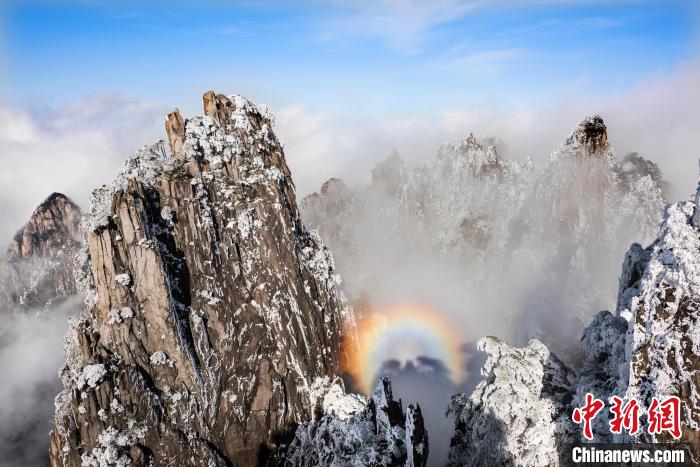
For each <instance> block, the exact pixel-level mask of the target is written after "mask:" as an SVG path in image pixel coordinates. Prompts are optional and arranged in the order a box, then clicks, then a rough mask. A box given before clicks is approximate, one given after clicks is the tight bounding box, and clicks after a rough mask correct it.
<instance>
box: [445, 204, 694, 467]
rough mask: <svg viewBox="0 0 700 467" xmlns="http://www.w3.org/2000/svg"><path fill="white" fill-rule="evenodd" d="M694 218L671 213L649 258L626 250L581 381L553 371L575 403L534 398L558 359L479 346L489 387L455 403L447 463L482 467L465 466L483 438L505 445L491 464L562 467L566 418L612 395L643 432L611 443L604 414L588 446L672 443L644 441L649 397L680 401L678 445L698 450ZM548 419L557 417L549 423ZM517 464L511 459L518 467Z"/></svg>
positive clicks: (574, 435) (533, 348)
mask: <svg viewBox="0 0 700 467" xmlns="http://www.w3.org/2000/svg"><path fill="white" fill-rule="evenodd" d="M698 212H700V207H699V206H698V201H694V202H691V201H685V202H679V203H676V204H671V205H669V206H667V207H666V210H665V215H664V219H663V222H662V223H661V225H660V228H659V232H658V237H657V239H656V240H655V241H654V242H653V243H651V245H650V246H649V247H647V248H646V249H644V248H642V247H641V246H640V245H639V244H633V245H632V246H631V247H630V248H629V250H628V252H627V254H626V256H625V259H624V261H623V265H622V273H621V275H620V281H619V293H618V303H617V308H616V311H615V313H614V314H612V313H610V312H608V311H601V312H600V313H598V314H597V315H596V316H595V317H594V319H593V320H592V322H591V324H590V325H589V326H588V327H587V328H586V329H585V330H584V332H583V338H582V342H583V348H584V354H585V356H584V361H583V364H582V367H581V369H580V372H579V375H578V377H576V378H575V380H574V379H573V378H572V374H571V373H570V372H569V371H563V373H562V372H559V371H555V372H553V374H554V375H559V376H557V377H556V378H558V381H559V382H558V383H556V384H555V385H554V386H555V387H558V388H560V390H559V391H557V392H558V394H560V395H565V394H566V395H570V394H573V395H574V396H573V400H572V401H571V402H570V403H569V404H568V406H567V402H566V400H567V399H566V398H560V397H554V398H546V401H545V397H544V394H545V392H546V391H545V390H544V386H543V387H542V391H541V392H538V384H537V381H539V380H540V375H541V374H542V373H543V372H542V364H541V362H543V361H544V359H545V356H547V355H549V356H550V357H551V358H554V357H553V356H551V354H550V353H549V351H548V350H547V349H546V348H545V347H543V346H542V345H541V344H539V343H537V344H536V345H533V343H530V345H529V346H528V347H527V348H525V349H514V348H512V347H510V346H508V345H507V344H503V343H502V342H500V341H498V340H496V339H494V338H487V339H485V340H484V341H482V349H483V350H485V351H486V352H488V353H489V354H490V356H489V359H488V361H487V363H486V365H485V367H484V372H485V376H486V379H485V381H483V382H482V383H480V384H479V386H478V387H477V389H476V390H475V391H474V393H473V394H472V395H471V397H469V398H468V399H467V396H466V395H460V396H456V398H455V401H454V403H453V407H452V411H453V413H454V414H455V416H456V430H455V437H454V439H453V449H452V452H451V460H453V461H455V463H457V464H460V463H464V462H466V463H467V464H468V465H478V462H477V463H476V464H470V463H469V462H467V461H468V460H469V459H470V458H469V456H470V455H472V454H473V452H474V446H476V447H477V448H479V447H480V446H489V442H485V443H482V444H480V441H479V440H480V436H481V435H482V434H484V433H485V434H486V435H488V437H489V438H488V439H489V440H490V441H491V444H492V445H495V443H500V444H498V445H499V446H503V448H502V449H501V448H499V449H498V450H497V452H498V453H499V454H497V456H500V455H501V454H502V455H503V456H508V455H510V454H514V453H523V452H525V453H526V454H524V455H526V456H535V455H536V457H530V459H531V462H529V463H525V464H524V465H558V463H559V460H558V451H557V449H556V446H557V445H561V444H562V443H566V442H568V441H577V440H578V441H580V440H582V434H581V429H580V427H573V428H572V426H571V424H570V422H569V420H570V418H569V417H570V416H571V413H572V409H573V408H574V407H581V406H583V405H584V402H585V398H586V394H587V393H591V394H593V396H595V397H596V398H598V399H601V400H603V401H605V402H607V403H608V404H610V398H611V397H612V396H617V397H619V398H621V399H622V400H623V401H625V402H628V401H632V400H636V401H637V402H638V403H639V405H640V414H642V417H641V423H642V426H644V427H645V429H643V430H641V431H640V433H638V434H637V435H636V436H634V437H630V435H629V434H628V433H627V432H626V431H624V430H623V432H622V433H620V434H612V433H611V432H610V430H609V422H610V417H611V415H610V412H609V410H607V409H606V410H603V411H601V412H600V413H599V414H598V415H597V416H596V418H595V419H594V420H593V425H592V432H593V442H607V443H609V442H630V441H645V442H670V441H672V440H673V438H672V436H671V434H669V433H667V432H663V433H662V434H661V435H657V434H649V433H648V431H647V430H646V424H647V423H648V422H649V421H648V420H647V419H646V418H647V417H646V413H647V410H648V409H649V408H650V406H651V403H652V398H656V399H658V400H664V399H666V398H667V397H670V396H676V397H679V398H680V400H681V438H680V441H681V442H686V443H689V444H690V445H691V446H695V447H697V446H698V445H700V425H699V424H700V383H699V382H698V381H699V380H698V369H700V323H698V320H699V318H700V253H699V252H700V226H698V225H697V224H696V223H695V222H694V219H695V214H696V213H698ZM553 366H559V368H563V367H562V366H561V365H553ZM545 373H546V371H545ZM564 375H565V377H563V376H564ZM544 379H547V378H544ZM550 381H554V379H550ZM567 397H568V396H567ZM551 400H555V401H559V402H560V404H558V405H556V404H555V407H558V409H555V410H553V411H548V408H550V407H551V406H550V405H549V401H551ZM542 402H545V405H544V406H543V405H542ZM543 407H544V408H543ZM608 407H609V405H608ZM562 408H563V411H562ZM557 410H559V411H557ZM532 411H535V412H537V413H538V414H539V418H536V419H535V418H533V420H539V421H540V422H534V423H532V424H527V425H523V424H522V423H520V422H519V419H520V418H522V417H524V416H527V415H526V414H529V413H530V412H532ZM550 413H553V414H560V416H559V418H558V419H557V418H552V417H551V416H549V415H548V414H550ZM542 421H544V422H542ZM489 423H490V425H489ZM524 426H525V427H526V428H527V429H526V431H523V429H522V428H523V427H524ZM525 433H527V434H525ZM552 440H553V441H554V443H553V442H552ZM486 454H488V453H487V452H485V455H486ZM519 458H520V457H518V456H517V455H514V456H513V457H511V458H510V459H511V460H515V463H516V464H517V459H519ZM465 459H466V461H465ZM499 459H501V460H502V461H503V459H506V460H507V459H508V457H499ZM547 459H549V461H547ZM499 462H501V461H499ZM486 464H488V463H486Z"/></svg>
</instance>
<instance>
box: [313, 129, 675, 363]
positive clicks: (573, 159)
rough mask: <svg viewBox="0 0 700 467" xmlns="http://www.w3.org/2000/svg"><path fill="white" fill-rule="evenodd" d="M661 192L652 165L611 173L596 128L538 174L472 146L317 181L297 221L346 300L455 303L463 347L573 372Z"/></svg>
mask: <svg viewBox="0 0 700 467" xmlns="http://www.w3.org/2000/svg"><path fill="white" fill-rule="evenodd" d="M513 143H517V142H513ZM514 152H516V153H517V149H516V150H515V151H514ZM663 187H664V182H663V180H662V179H661V175H660V172H659V170H658V168H657V167H656V166H655V164H653V163H651V162H649V161H646V160H644V159H642V158H641V157H639V156H638V155H630V156H627V157H625V158H623V159H622V160H621V161H618V160H617V158H616V157H615V155H614V153H613V151H612V148H611V147H610V145H609V143H608V141H607V130H606V128H605V124H604V123H603V121H602V119H601V118H600V117H597V116H596V117H590V118H586V119H584V120H583V121H581V122H580V124H579V125H578V126H577V127H576V128H575V129H574V131H573V132H572V133H571V136H570V137H569V138H568V139H566V141H565V143H564V144H562V146H561V147H560V148H558V149H557V150H556V151H554V152H553V153H552V155H551V157H550V158H549V160H547V161H546V162H545V163H543V164H541V165H540V164H538V165H537V166H535V164H533V162H532V161H530V160H527V161H525V162H519V161H514V160H508V159H506V158H504V157H502V156H501V155H500V154H499V152H498V150H497V144H495V142H493V141H490V140H484V141H482V142H479V141H478V140H477V138H476V137H475V136H474V135H470V136H469V137H468V138H467V139H465V140H463V141H460V142H458V143H456V144H445V145H443V146H442V147H441V148H440V149H439V151H438V154H437V156H436V157H435V159H434V160H432V161H430V162H427V163H425V164H423V165H420V166H417V167H408V166H406V165H405V164H404V163H403V162H402V161H401V159H400V158H399V157H398V155H396V154H394V155H392V156H391V157H389V158H388V159H387V161H385V162H383V163H381V164H378V165H377V166H376V168H375V169H374V170H373V171H372V174H371V177H370V181H369V182H368V183H366V184H363V185H359V186H356V187H347V186H345V185H344V184H343V182H342V181H340V180H338V179H332V180H329V181H328V182H326V183H325V184H324V185H323V187H322V188H321V190H320V192H319V193H314V194H312V195H310V196H308V197H306V198H305V199H304V200H303V202H302V204H301V207H302V212H303V216H304V219H305V221H306V224H307V226H309V227H310V228H317V229H318V231H319V234H320V235H321V237H322V238H323V240H324V242H325V243H326V244H327V245H328V246H329V248H331V250H332V251H333V252H334V256H335V258H336V261H337V264H338V268H339V271H340V273H341V275H342V276H343V277H344V278H345V286H346V290H348V291H349V292H350V293H351V294H354V295H359V294H360V293H361V292H363V291H365V292H368V293H369V294H370V295H371V296H373V297H372V298H375V297H374V295H380V297H379V298H380V300H378V301H381V300H387V299H395V298H394V297H389V298H387V297H384V296H381V294H382V293H383V292H384V291H387V292H386V293H385V295H387V296H389V295H391V294H392V293H393V291H394V290H396V289H399V290H406V289H409V290H410V291H413V290H415V289H416V288H420V287H423V289H421V290H418V291H417V296H418V297H420V298H421V299H422V298H423V297H431V296H432V295H431V294H433V295H435V296H436V299H435V302H436V303H441V302H440V301H441V300H443V299H444V298H445V297H454V300H453V301H454V302H455V303H457V304H458V305H455V306H454V307H455V308H457V307H459V310H460V312H461V313H475V315H473V316H469V317H468V319H465V320H464V322H465V323H469V328H467V326H464V327H465V329H464V333H465V334H467V335H466V338H471V339H474V340H476V339H478V338H479V337H481V335H483V334H484V333H485V332H484V331H479V334H477V335H472V334H469V333H472V332H474V331H473V330H472V329H471V328H473V326H472V324H473V323H474V322H479V323H480V325H481V326H484V328H486V329H487V331H486V333H495V332H499V333H503V334H501V335H502V336H503V337H507V338H508V339H512V340H514V341H517V342H518V343H519V344H524V343H526V342H527V341H528V339H529V338H530V337H537V338H539V339H541V340H542V341H544V342H545V343H546V344H547V345H550V346H551V347H552V348H553V349H554V350H555V351H556V352H557V353H559V354H560V355H561V356H562V358H564V359H565V360H566V361H567V362H568V361H572V362H573V361H574V357H576V353H577V352H576V351H574V347H575V345H572V343H573V342H577V341H578V337H579V335H580V332H581V330H582V329H583V328H584V326H585V323H587V322H588V321H590V319H591V318H592V316H593V315H594V314H595V312H596V311H598V310H601V309H612V308H613V307H614V306H615V302H614V297H615V296H616V293H617V284H616V279H617V276H618V273H619V263H620V260H621V258H622V257H623V255H624V252H625V251H626V249H627V248H628V246H629V245H630V243H632V242H635V241H636V242H642V243H646V242H651V241H652V240H653V238H654V236H655V233H656V229H657V226H658V223H659V220H660V219H661V217H662V214H663V206H664V204H665V201H664V197H663V190H662V188H663ZM427 270H429V271H430V274H427V273H426V271H427ZM475 271H478V273H475ZM425 276H430V277H429V280H426V279H425ZM504 284H507V286H506V287H507V292H506V293H504ZM377 291H379V292H377ZM405 298H406V297H399V299H405ZM485 307H487V308H489V309H490V310H493V313H491V315H492V316H493V317H494V318H495V319H494V320H493V321H494V323H495V324H490V321H489V320H486V319H484V316H483V314H482V313H481V312H480V310H482V309H484V308H485ZM572 321H573V325H572V324H571V323H572ZM504 327H507V328H509V329H504Z"/></svg>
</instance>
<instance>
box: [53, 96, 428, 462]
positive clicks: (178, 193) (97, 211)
mask: <svg viewBox="0 0 700 467" xmlns="http://www.w3.org/2000/svg"><path fill="white" fill-rule="evenodd" d="M204 110H205V116H204V117H195V118H191V119H183V117H182V116H181V115H180V112H179V111H178V110H176V111H175V112H173V113H171V114H170V115H168V117H167V119H166V130H167V133H168V140H169V143H170V144H169V146H170V152H171V154H169V153H168V151H167V149H166V147H165V145H164V144H163V143H157V144H155V145H153V146H150V147H146V148H144V149H142V150H141V151H139V152H138V153H137V154H136V155H135V156H134V157H132V158H131V159H129V160H128V161H127V162H126V163H125V165H124V168H123V169H122V171H121V172H120V173H119V174H118V175H117V177H116V178H115V180H114V181H113V182H112V183H111V184H109V185H107V186H103V187H102V188H99V189H97V190H95V192H94V193H93V196H92V201H91V206H90V212H88V213H87V214H86V215H85V216H84V219H83V221H82V232H83V235H84V237H85V245H86V249H85V250H84V251H83V252H82V253H81V254H80V255H79V257H80V258H82V260H83V265H84V267H82V268H77V270H76V276H77V279H78V283H79V289H80V290H81V292H82V293H83V294H84V296H85V299H86V310H85V311H84V313H83V314H82V316H81V317H80V319H78V320H76V321H75V322H74V323H73V325H72V327H71V330H70V332H69V335H68V337H67V339H66V349H65V350H66V366H65V368H64V369H63V371H62V378H63V382H64V385H65V390H64V391H63V392H62V393H61V394H59V396H58V397H57V398H56V416H55V422H54V429H53V432H52V435H51V436H52V438H51V461H52V464H53V465H56V466H59V465H64V466H78V465H93V466H103V465H126V464H129V463H131V464H134V465H242V466H243V465H255V464H257V463H263V462H267V461H272V460H273V459H274V457H272V456H271V455H270V454H271V453H273V452H274V451H275V449H276V448H277V447H278V445H279V443H280V442H282V441H290V440H292V439H293V436H294V434H295V430H296V427H297V425H299V424H304V423H306V422H310V421H312V420H313V419H314V417H318V416H322V415H323V414H324V413H325V412H324V411H323V407H322V408H321V410H319V407H318V401H319V400H327V399H329V397H327V394H328V393H329V392H332V393H333V397H334V398H335V399H336V400H338V401H341V402H342V403H341V404H340V406H342V407H341V408H339V407H338V406H337V404H336V405H333V404H331V405H330V408H328V411H329V412H327V413H328V414H329V415H330V414H333V413H338V412H348V411H352V410H355V409H357V410H360V408H362V407H364V403H363V402H362V401H361V400H360V399H356V398H353V397H352V396H346V395H345V394H344V389H343V386H342V382H340V381H339V380H337V379H336V378H335V376H336V375H338V374H340V369H339V361H340V359H341V353H342V352H343V351H344V349H343V348H341V334H342V332H343V329H344V328H349V329H351V328H352V325H353V314H352V310H351V308H349V307H348V306H347V305H346V303H345V302H344V300H343V298H342V296H341V295H340V292H339V290H338V284H339V281H340V279H339V276H338V275H337V274H336V272H335V268H334V263H333V258H332V257H331V255H330V254H329V252H328V251H327V250H326V249H325V248H324V246H323V244H322V243H321V241H320V239H319V238H318V237H316V236H315V235H314V234H312V233H310V232H309V231H307V230H306V228H305V227H304V225H303V224H302V222H301V219H300V217H299V212H298V209H297V205H296V198H295V192H294V185H293V183H292V180H291V177H290V173H289V169H288V167H287V165H286V163H285V160H284V155H283V153H282V147H281V145H280V143H279V141H278V140H277V138H276V137H275V135H274V133H273V132H272V128H271V126H272V116H271V115H270V114H269V113H268V112H267V110H266V109H265V108H264V107H257V106H255V105H254V104H252V103H251V102H250V101H248V100H246V99H244V98H242V97H240V96H231V97H227V96H223V95H220V94H219V95H216V94H214V93H212V92H209V93H207V94H205V95H204ZM322 405H323V404H322ZM377 406H378V404H375V407H377ZM387 407H392V409H391V410H394V409H393V407H394V406H393V405H392V404H391V403H388V405H387ZM362 410H364V409H362ZM406 418H407V419H408V420H411V421H412V422H415V423H414V425H415V426H419V425H420V423H419V422H416V421H415V419H419V418H420V416H419V413H417V412H414V411H409V414H408V415H407V416H406ZM402 422H403V420H402ZM405 423H406V425H408V421H406V422H405ZM302 426H303V425H302ZM406 431H407V433H406V436H408V437H410V436H411V434H412V433H413V430H412V429H408V427H407V430H406ZM367 442H370V441H367ZM297 444H298V443H297ZM297 444H295V445H297ZM405 446H406V444H404V445H403V447H402V448H400V449H406V448H405ZM397 449H399V448H397ZM400 449H399V451H400ZM399 451H397V455H399V456H401V453H400V452H399ZM426 454H427V447H426ZM318 455H321V454H320V453H319V454H318ZM401 458H402V459H403V458H406V454H403V457H401ZM299 462H300V463H302V464H303V463H305V462H304V461H299ZM416 464H418V465H420V461H419V462H416Z"/></svg>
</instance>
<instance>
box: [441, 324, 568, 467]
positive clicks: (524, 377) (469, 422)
mask: <svg viewBox="0 0 700 467" xmlns="http://www.w3.org/2000/svg"><path fill="white" fill-rule="evenodd" d="M479 349H480V350H482V351H484V352H486V353H487V354H488V358H487V360H486V364H485V365H484V368H483V374H484V376H485V379H484V380H483V381H482V382H481V383H479V385H478V386H477V387H476V389H475V390H474V392H473V393H472V395H471V396H470V397H468V398H467V396H466V395H465V394H460V395H457V396H455V397H454V398H453V400H452V404H451V405H450V408H449V411H450V413H451V414H452V415H453V416H454V418H455V433H454V436H453V438H452V446H451V448H450V458H449V464H450V465H469V466H492V465H503V466H506V465H518V466H528V467H529V466H549V465H557V464H558V462H559V451H560V448H561V446H562V444H563V443H564V442H566V441H568V440H569V438H570V437H571V436H572V431H573V427H572V425H571V421H570V410H569V409H570V402H571V399H572V395H573V393H572V387H573V384H574V382H575V374H574V372H573V371H571V370H570V369H569V368H567V367H566V365H564V364H563V363H562V362H561V361H560V360H559V359H558V358H557V357H556V356H555V355H554V354H552V353H550V352H549V350H548V349H547V347H546V346H545V345H544V344H542V343H541V342H539V341H538V340H534V339H533V340H532V341H530V343H529V344H528V345H527V346H526V347H524V348H516V347H512V346H510V345H508V344H506V343H505V342H502V341H500V340H499V339H497V338H495V337H486V338H484V339H482V340H481V341H480V342H479Z"/></svg>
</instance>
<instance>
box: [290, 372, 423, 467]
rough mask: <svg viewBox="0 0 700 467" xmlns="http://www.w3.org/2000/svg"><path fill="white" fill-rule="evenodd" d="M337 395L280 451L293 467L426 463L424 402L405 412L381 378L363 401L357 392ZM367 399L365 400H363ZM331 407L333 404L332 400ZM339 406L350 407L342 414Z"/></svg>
mask: <svg viewBox="0 0 700 467" xmlns="http://www.w3.org/2000/svg"><path fill="white" fill-rule="evenodd" d="M331 396H332V397H333V404H332V407H334V408H332V409H331V407H328V406H327V405H326V404H325V402H324V404H323V405H324V410H323V411H322V412H319V414H318V418H317V419H316V420H314V421H312V422H309V423H305V424H302V425H301V426H299V428H297V430H296V433H295V436H294V438H293V440H292V441H291V442H290V443H289V444H288V445H286V446H283V449H282V450H281V451H280V453H279V456H280V457H279V458H278V459H277V461H278V462H279V463H281V464H282V463H283V464H284V465H294V466H302V465H303V466H306V465H313V466H340V465H353V466H354V465H357V466H360V465H361V466H376V467H379V466H386V465H405V466H407V467H413V466H416V467H419V466H424V465H426V461H427V458H428V451H429V445H428V434H427V432H426V431H425V427H424V426H423V418H422V416H421V411H420V407H419V406H413V405H409V406H408V407H407V408H406V412H404V411H403V409H402V407H401V402H400V401H395V400H394V398H393V395H392V391H391V383H390V382H389V380H388V379H381V380H380V381H379V383H378V384H377V388H376V390H375V391H374V394H373V395H372V397H370V399H369V401H368V402H367V403H366V405H365V404H364V403H361V404H358V396H345V397H344V398H343V399H338V398H337V397H335V396H333V395H332V393H331V392H328V394H327V395H326V396H325V399H328V398H329V397H331ZM363 402H364V401H363ZM328 405H329V406H331V404H328ZM339 406H343V407H345V408H344V409H342V410H341V411H340V413H344V414H345V416H341V415H340V414H339V413H338V412H337V410H338V409H337V408H338V407H339Z"/></svg>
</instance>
